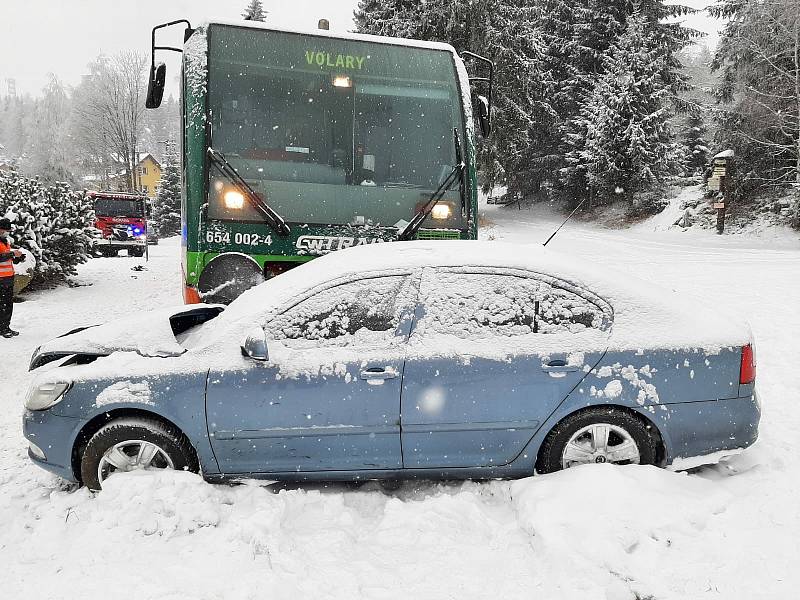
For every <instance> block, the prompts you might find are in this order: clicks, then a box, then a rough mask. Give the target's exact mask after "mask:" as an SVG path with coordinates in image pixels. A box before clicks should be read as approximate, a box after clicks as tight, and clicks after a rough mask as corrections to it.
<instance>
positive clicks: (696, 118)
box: [681, 98, 710, 174]
mask: <svg viewBox="0 0 800 600" xmlns="http://www.w3.org/2000/svg"><path fill="white" fill-rule="evenodd" d="M689 103H690V105H691V106H690V108H689V111H688V112H687V114H686V117H685V119H684V122H683V132H682V136H681V137H682V140H681V141H682V142H683V145H684V147H685V161H686V167H687V169H689V172H690V173H691V174H702V173H703V171H704V170H705V167H706V165H707V164H708V161H709V152H710V149H709V144H710V142H709V140H708V126H707V124H706V114H705V112H704V108H705V106H704V104H703V100H702V99H700V98H693V99H690V100H689Z"/></svg>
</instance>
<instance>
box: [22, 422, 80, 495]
mask: <svg viewBox="0 0 800 600" xmlns="http://www.w3.org/2000/svg"><path fill="white" fill-rule="evenodd" d="M79 426H80V420H79V419H74V418H71V417H62V416H60V415H56V414H53V412H52V411H51V410H41V411H31V410H26V411H25V413H24V414H23V415H22V433H23V435H24V436H25V439H27V440H28V442H29V443H30V444H34V445H35V446H36V448H38V449H39V450H40V451H41V453H42V454H43V455H44V456H43V457H42V456H40V455H39V453H38V452H36V450H35V449H34V448H29V449H28V457H29V458H30V459H31V460H32V461H33V462H34V463H35V464H36V465H38V466H39V467H41V468H43V469H45V470H47V471H50V472H51V473H55V474H56V475H58V476H59V477H62V478H63V479H66V480H67V481H77V478H76V477H75V473H73V471H72V441H73V440H74V439H75V433H76V430H78V429H79Z"/></svg>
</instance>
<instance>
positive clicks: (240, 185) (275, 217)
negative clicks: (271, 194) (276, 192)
mask: <svg viewBox="0 0 800 600" xmlns="http://www.w3.org/2000/svg"><path fill="white" fill-rule="evenodd" d="M208 157H209V158H210V159H211V162H213V163H214V164H215V165H216V167H217V168H218V169H219V170H220V171H221V172H222V174H223V175H225V177H227V178H228V180H230V182H231V183H232V184H233V185H234V186H235V187H236V188H237V189H238V191H239V192H240V193H241V194H242V195H243V196H244V197H245V198H247V201H248V202H249V203H250V206H252V207H253V208H254V209H255V210H256V211H258V213H259V214H260V215H261V216H262V217H263V219H264V222H265V223H267V225H269V226H270V227H272V228H273V229H274V230H275V231H277V232H278V233H279V234H280V235H289V234H290V233H291V231H292V230H291V229H290V228H289V226H288V225H287V224H286V221H285V220H284V219H283V217H282V216H280V215H279V214H278V213H276V212H275V211H274V210H273V209H272V208H271V207H270V205H269V204H267V203H266V202H264V200H262V199H261V198H260V197H259V196H258V194H257V193H256V191H255V190H254V189H253V188H252V187H251V186H250V184H249V183H247V182H246V181H245V180H244V178H243V177H242V176H241V175H239V173H238V172H237V171H236V169H234V168H233V166H232V165H231V163H229V162H228V161H227V160H226V159H225V157H224V156H223V155H222V153H221V152H219V151H217V150H214V148H212V147H211V146H209V147H208Z"/></svg>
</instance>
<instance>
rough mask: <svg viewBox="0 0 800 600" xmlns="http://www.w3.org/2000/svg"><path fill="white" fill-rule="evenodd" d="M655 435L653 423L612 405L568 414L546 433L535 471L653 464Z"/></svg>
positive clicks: (656, 448)
mask: <svg viewBox="0 0 800 600" xmlns="http://www.w3.org/2000/svg"><path fill="white" fill-rule="evenodd" d="M657 451H658V438H657V437H656V434H655V432H654V431H653V429H652V426H649V425H647V424H645V423H644V422H643V421H642V420H640V419H638V418H637V417H635V416H634V415H632V414H630V413H628V412H625V411H623V410H619V409H617V408H612V407H596V408H590V409H587V410H584V411H581V412H578V413H575V414H573V415H570V416H568V417H567V418H565V419H564V420H563V421H561V422H560V423H559V424H558V425H556V426H555V427H554V428H553V429H552V431H550V433H549V434H548V435H547V438H546V439H545V441H544V443H543V444H542V447H541V449H540V450H539V457H538V460H537V461H536V471H537V472H538V473H552V472H554V471H560V470H561V469H568V468H569V467H574V466H577V465H582V464H589V463H612V464H618V465H630V464H640V465H652V464H655V462H656V458H657Z"/></svg>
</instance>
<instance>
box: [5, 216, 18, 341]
mask: <svg viewBox="0 0 800 600" xmlns="http://www.w3.org/2000/svg"><path fill="white" fill-rule="evenodd" d="M10 231H11V221H9V220H8V219H0V335H2V336H3V337H4V338H10V337H14V336H15V335H19V332H17V331H14V330H13V329H11V327H10V325H11V313H12V312H13V310H14V262H15V261H17V260H19V259H20V258H22V252H20V251H19V250H17V249H12V248H11V243H10V242H9V241H8V234H9V232H10Z"/></svg>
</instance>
